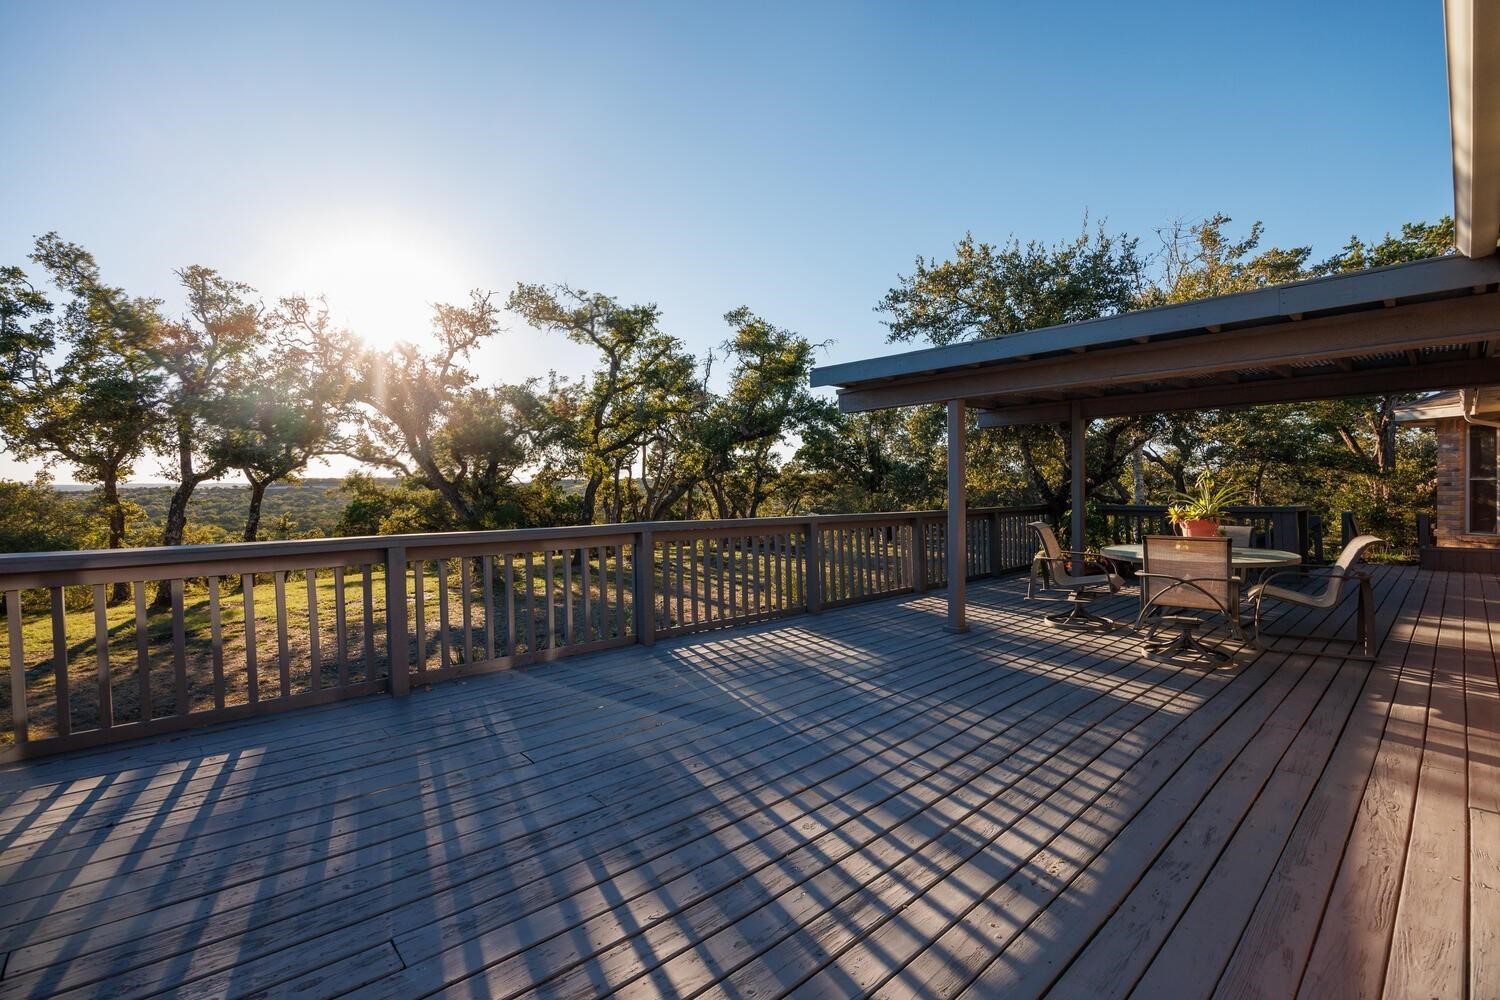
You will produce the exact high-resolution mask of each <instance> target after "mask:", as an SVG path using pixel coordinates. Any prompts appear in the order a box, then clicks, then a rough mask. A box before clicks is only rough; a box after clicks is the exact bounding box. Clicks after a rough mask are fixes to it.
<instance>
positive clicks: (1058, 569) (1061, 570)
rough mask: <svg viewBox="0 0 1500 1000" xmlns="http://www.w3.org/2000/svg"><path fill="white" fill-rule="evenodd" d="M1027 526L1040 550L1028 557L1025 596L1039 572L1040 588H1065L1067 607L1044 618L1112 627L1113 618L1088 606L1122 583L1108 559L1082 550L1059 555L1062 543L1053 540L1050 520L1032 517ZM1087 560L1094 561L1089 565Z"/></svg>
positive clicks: (1029, 594)
mask: <svg viewBox="0 0 1500 1000" xmlns="http://www.w3.org/2000/svg"><path fill="white" fill-rule="evenodd" d="M1028 527H1029V528H1031V530H1032V531H1033V532H1034V533H1035V534H1036V537H1037V543H1038V544H1039V545H1040V546H1041V551H1039V552H1038V553H1037V554H1036V558H1035V559H1034V560H1033V561H1032V574H1031V578H1030V579H1029V580H1028V581H1027V585H1026V596H1027V598H1028V599H1029V598H1032V597H1033V596H1034V593H1033V588H1032V585H1033V584H1034V583H1035V582H1036V580H1037V577H1038V575H1040V576H1041V578H1042V585H1043V588H1044V589H1046V588H1055V589H1057V590H1066V591H1067V592H1068V598H1067V600H1068V604H1069V608H1068V610H1067V611H1058V612H1054V613H1052V614H1049V615H1045V616H1044V617H1045V618H1046V620H1047V621H1049V622H1051V623H1052V624H1054V625H1064V626H1070V627H1071V626H1085V627H1089V628H1095V627H1103V628H1114V627H1115V625H1116V622H1115V621H1114V620H1113V619H1110V618H1105V617H1104V616H1103V615H1096V614H1094V613H1093V612H1092V611H1090V610H1089V609H1088V606H1089V605H1090V604H1091V603H1093V602H1094V601H1095V600H1097V599H1098V598H1099V597H1101V596H1103V594H1104V593H1106V592H1107V593H1110V594H1115V593H1119V591H1120V588H1121V587H1123V586H1124V585H1125V583H1124V581H1123V580H1121V579H1120V577H1119V574H1117V573H1115V572H1114V571H1113V570H1112V569H1110V568H1109V563H1108V561H1107V560H1106V559H1105V558H1104V557H1103V556H1101V555H1099V554H1098V553H1084V554H1082V555H1081V557H1076V558H1074V559H1069V558H1067V557H1066V556H1064V555H1063V551H1062V546H1060V545H1059V544H1058V543H1057V535H1056V534H1055V533H1054V532H1053V530H1052V526H1051V525H1050V524H1048V523H1047V522H1045V521H1033V522H1031V524H1029V525H1028ZM1091 560H1092V562H1093V563H1094V564H1095V565H1093V566H1090V565H1089V563H1090V561H1091ZM1038 570H1040V574H1039V573H1038Z"/></svg>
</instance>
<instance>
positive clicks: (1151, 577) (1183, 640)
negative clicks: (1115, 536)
mask: <svg viewBox="0 0 1500 1000" xmlns="http://www.w3.org/2000/svg"><path fill="white" fill-rule="evenodd" d="M1143 555H1144V560H1143V562H1144V567H1143V568H1142V570H1141V572H1139V573H1137V574H1136V576H1137V578H1138V579H1139V580H1140V581H1141V612H1140V616H1139V617H1138V618H1137V619H1136V623H1135V624H1136V628H1140V627H1141V626H1142V625H1147V626H1148V631H1147V633H1146V638H1145V640H1144V642H1143V643H1142V651H1143V652H1144V653H1146V654H1147V655H1149V656H1159V657H1163V658H1170V657H1172V656H1175V655H1177V654H1179V653H1197V654H1199V655H1201V656H1206V657H1208V658H1209V659H1211V660H1216V661H1218V662H1227V661H1229V660H1232V659H1233V657H1232V656H1230V655H1229V654H1228V653H1226V652H1224V651H1223V650H1222V649H1219V648H1218V647H1216V646H1210V645H1208V644H1207V643H1205V642H1203V641H1202V640H1201V639H1199V638H1198V635H1197V633H1198V632H1200V631H1202V630H1205V629H1207V628H1211V627H1213V625H1214V622H1213V618H1214V617H1215V616H1217V615H1223V616H1224V617H1225V618H1226V619H1227V620H1228V623H1229V632H1230V634H1231V635H1232V636H1233V637H1234V638H1235V639H1238V640H1240V641H1241V642H1243V641H1245V634H1244V630H1243V629H1242V628H1241V624H1240V581H1239V578H1238V577H1236V576H1235V575H1234V569H1233V563H1232V560H1231V557H1230V542H1229V539H1228V538H1225V537H1223V536H1220V537H1218V538H1183V537H1180V536H1177V535H1148V536H1146V540H1145V551H1144V553H1143ZM1162 612H1167V613H1166V614H1162ZM1171 612H1179V613H1177V614H1172V613H1171ZM1180 612H1192V613H1190V614H1182V613H1180ZM1202 612H1208V613H1209V615H1208V617H1204V616H1203V615H1202ZM1153 614H1155V615H1156V617H1152V616H1153ZM1162 629H1168V630H1170V631H1172V632H1174V633H1175V635H1173V636H1172V637H1171V638H1169V639H1161V638H1158V632H1160V631H1161V630H1162Z"/></svg>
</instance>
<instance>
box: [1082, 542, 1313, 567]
mask: <svg viewBox="0 0 1500 1000" xmlns="http://www.w3.org/2000/svg"><path fill="white" fill-rule="evenodd" d="M1144 548H1145V546H1143V545H1106V546H1105V547H1104V548H1102V549H1100V550H1099V554H1100V555H1102V556H1104V557H1105V558H1107V559H1118V560H1119V561H1120V562H1133V563H1138V562H1142V561H1143V560H1144V559H1145V558H1146V557H1145V553H1144V551H1143V550H1144ZM1229 560H1230V563H1231V565H1233V566H1234V568H1235V569H1237V570H1247V569H1278V568H1280V567H1283V566H1300V565H1301V564H1302V557H1301V556H1299V555H1298V554H1297V553H1295V552H1288V551H1286V550H1285V549H1242V548H1234V549H1231V550H1230V552H1229Z"/></svg>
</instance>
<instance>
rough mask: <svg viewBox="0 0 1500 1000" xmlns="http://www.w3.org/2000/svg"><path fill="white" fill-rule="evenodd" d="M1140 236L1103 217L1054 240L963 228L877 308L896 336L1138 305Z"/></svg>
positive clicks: (938, 338) (935, 337)
mask: <svg viewBox="0 0 1500 1000" xmlns="http://www.w3.org/2000/svg"><path fill="white" fill-rule="evenodd" d="M1137 246H1138V240H1136V239H1135V238H1134V237H1131V236H1126V235H1124V234H1118V233H1114V234H1112V233H1108V232H1106V231H1105V229H1104V227H1103V226H1102V225H1100V226H1098V227H1097V228H1096V229H1095V230H1093V231H1092V232H1091V231H1090V230H1089V228H1088V221H1087V219H1085V220H1084V226H1083V229H1082V231H1081V232H1080V233H1079V234H1078V236H1077V237H1075V238H1074V239H1072V240H1070V241H1065V242H1059V243H1056V244H1053V245H1052V246H1050V247H1048V246H1045V245H1043V244H1041V243H1038V242H1035V241H1032V242H1029V243H1025V244H1023V243H1021V241H1020V240H1018V239H1016V238H1015V237H1014V236H1012V237H1011V238H1010V239H1009V240H1008V241H1007V242H1006V243H1004V244H1002V245H999V246H996V245H994V244H991V243H983V242H978V241H976V240H975V239H974V236H973V234H972V233H966V234H964V238H963V239H961V240H959V242H958V244H957V245H956V246H955V247H954V252H953V258H952V259H951V260H946V261H937V260H928V259H927V258H925V257H918V258H917V260H916V265H915V267H914V269H913V270H912V273H911V274H910V275H908V276H903V277H901V278H899V279H898V282H897V284H896V287H894V288H892V289H891V290H890V291H889V292H887V293H886V296H885V298H883V299H882V300H881V301H880V304H879V305H878V306H876V311H877V312H881V313H884V314H886V315H887V316H888V317H889V318H888V319H887V320H886V326H887V328H888V329H889V330H890V339H891V340H893V341H905V340H918V339H920V340H926V341H928V342H930V343H933V344H937V345H943V344H952V343H956V342H958V341H961V340H987V339H990V338H993V337H1004V336H1007V335H1009V334H1012V333H1020V332H1022V331H1025V330H1036V329H1040V328H1041V327H1046V326H1056V325H1058V324H1061V323H1076V322H1078V321H1080V320H1087V319H1094V318H1096V317H1099V316H1108V315H1111V314H1114V313H1118V312H1125V311H1127V310H1130V309H1133V308H1136V307H1137V306H1138V304H1139V302H1140V298H1141V288H1142V281H1143V279H1144V273H1145V272H1144V268H1145V262H1144V261H1143V260H1142V259H1141V258H1140V256H1139V255H1138V254H1137V252H1136V251H1137Z"/></svg>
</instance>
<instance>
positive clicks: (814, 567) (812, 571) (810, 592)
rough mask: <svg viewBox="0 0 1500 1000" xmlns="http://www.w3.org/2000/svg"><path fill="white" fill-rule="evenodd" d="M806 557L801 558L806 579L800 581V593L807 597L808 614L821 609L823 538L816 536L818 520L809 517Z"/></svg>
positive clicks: (816, 612)
mask: <svg viewBox="0 0 1500 1000" xmlns="http://www.w3.org/2000/svg"><path fill="white" fill-rule="evenodd" d="M804 530H806V532H807V558H806V559H805V560H803V562H804V564H805V565H806V567H807V579H805V580H803V581H802V588H803V589H802V593H803V594H804V595H806V597H807V610H808V613H809V614H814V615H815V614H818V613H819V612H821V611H822V610H823V540H822V539H821V538H819V537H818V520H817V518H814V517H810V518H808V519H807V527H806V529H804Z"/></svg>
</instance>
